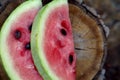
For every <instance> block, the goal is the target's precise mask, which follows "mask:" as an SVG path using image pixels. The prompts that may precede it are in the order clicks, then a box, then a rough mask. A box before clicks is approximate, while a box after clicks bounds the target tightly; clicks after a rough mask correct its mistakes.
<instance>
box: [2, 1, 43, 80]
mask: <svg viewBox="0 0 120 80" xmlns="http://www.w3.org/2000/svg"><path fill="white" fill-rule="evenodd" d="M41 6H42V3H41V1H40V0H29V1H26V2H24V3H22V4H21V5H19V6H18V7H17V8H16V9H15V10H14V11H13V12H12V13H11V14H10V16H9V17H8V18H7V19H6V21H5V23H4V24H3V26H2V29H1V31H0V57H1V59H2V63H3V66H4V68H5V70H6V72H7V73H8V76H9V77H10V78H11V80H16V79H17V80H21V78H20V76H19V75H18V74H17V71H16V70H15V69H14V66H13V65H12V64H13V61H12V59H11V57H10V54H9V50H8V46H7V43H6V40H7V37H8V35H9V33H10V29H9V27H10V26H11V25H12V23H13V22H14V21H15V20H16V19H17V18H18V17H19V15H21V14H22V13H23V12H25V11H27V10H30V9H31V8H32V7H33V8H36V9H37V8H38V9H39V8H40V7H41ZM14 14H16V15H14Z"/></svg>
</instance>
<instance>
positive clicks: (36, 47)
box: [31, 0, 68, 80]
mask: <svg viewBox="0 0 120 80" xmlns="http://www.w3.org/2000/svg"><path fill="white" fill-rule="evenodd" d="M62 5H68V3H67V0H53V1H52V2H50V3H49V4H47V5H45V6H44V7H43V8H42V9H41V10H40V12H38V15H37V16H36V18H35V20H34V23H33V27H32V34H31V50H32V56H33V59H34V62H35V65H36V67H37V69H38V71H39V73H40V74H41V75H42V77H43V78H44V80H48V79H49V80H61V78H60V77H58V76H57V75H56V74H55V73H54V72H53V71H52V70H51V69H50V66H49V65H48V62H47V59H46V58H45V55H44V51H43V47H42V46H43V37H44V30H45V27H44V26H45V23H46V22H45V21H47V18H48V16H49V14H50V13H51V11H52V10H54V9H55V8H57V7H60V6H62ZM43 13H44V14H43ZM38 26H39V27H38ZM36 54H38V55H36Z"/></svg>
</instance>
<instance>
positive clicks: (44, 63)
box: [31, 0, 76, 80]
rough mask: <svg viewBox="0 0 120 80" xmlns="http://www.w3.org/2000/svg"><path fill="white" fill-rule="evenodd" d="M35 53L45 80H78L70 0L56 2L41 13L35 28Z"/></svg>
mask: <svg viewBox="0 0 120 80" xmlns="http://www.w3.org/2000/svg"><path fill="white" fill-rule="evenodd" d="M31 50H32V55H33V59H34V62H35V65H36V67H37V69H38V71H39V73H40V74H41V75H42V77H43V78H44V80H75V73H76V72H75V62H76V55H75V53H74V44H73V37H72V29H71V24H70V19H69V9H68V3H67V0H53V1H51V2H50V3H48V4H47V5H45V6H44V7H43V8H42V9H41V10H40V12H39V13H38V15H37V16H36V18H35V21H34V23H33V27H32V34H31Z"/></svg>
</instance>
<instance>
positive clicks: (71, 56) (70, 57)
mask: <svg viewBox="0 0 120 80" xmlns="http://www.w3.org/2000/svg"><path fill="white" fill-rule="evenodd" d="M72 62H73V55H69V64H70V65H71V64H72Z"/></svg>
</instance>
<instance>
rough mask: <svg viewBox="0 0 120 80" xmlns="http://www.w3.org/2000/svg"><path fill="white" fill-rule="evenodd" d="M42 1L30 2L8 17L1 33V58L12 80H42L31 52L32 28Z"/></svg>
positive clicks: (31, 0)
mask: <svg viewBox="0 0 120 80" xmlns="http://www.w3.org/2000/svg"><path fill="white" fill-rule="evenodd" d="M41 6H42V4H41V1H40V0H28V1H26V2H24V3H23V4H21V5H20V6H19V7H17V8H16V9H15V10H14V11H13V12H12V13H11V15H10V16H9V17H8V19H7V20H6V22H5V23H4V25H3V26H2V29H1V32H0V57H1V59H2V63H3V66H4V68H5V70H6V73H7V74H8V76H9V77H10V79H11V80H42V78H41V76H40V75H39V73H38V71H37V70H36V68H35V66H34V63H33V60H32V56H31V50H30V33H31V26H32V22H33V20H34V17H35V16H36V14H37V12H38V11H39V9H40V8H41Z"/></svg>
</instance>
